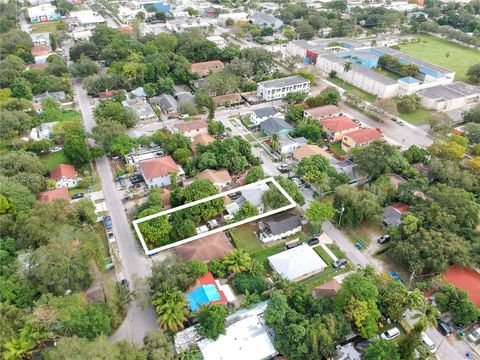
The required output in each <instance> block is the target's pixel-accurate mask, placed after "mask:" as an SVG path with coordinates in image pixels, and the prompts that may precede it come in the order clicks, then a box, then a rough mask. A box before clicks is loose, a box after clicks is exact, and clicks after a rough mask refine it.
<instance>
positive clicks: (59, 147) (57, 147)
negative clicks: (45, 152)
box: [50, 146, 62, 153]
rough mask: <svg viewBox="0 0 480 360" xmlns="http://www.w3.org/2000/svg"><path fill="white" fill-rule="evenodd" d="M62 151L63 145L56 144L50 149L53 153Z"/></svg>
mask: <svg viewBox="0 0 480 360" xmlns="http://www.w3.org/2000/svg"><path fill="white" fill-rule="evenodd" d="M60 151H62V147H61V146H54V147H53V148H51V149H50V152H51V153H57V152H60Z"/></svg>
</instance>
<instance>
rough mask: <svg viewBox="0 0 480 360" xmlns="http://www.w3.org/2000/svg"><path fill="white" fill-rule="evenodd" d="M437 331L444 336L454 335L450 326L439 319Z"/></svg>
mask: <svg viewBox="0 0 480 360" xmlns="http://www.w3.org/2000/svg"><path fill="white" fill-rule="evenodd" d="M437 329H438V331H440V333H441V334H442V335H443V336H450V335H452V330H451V329H450V326H448V324H447V323H446V322H445V321H443V320H441V319H437Z"/></svg>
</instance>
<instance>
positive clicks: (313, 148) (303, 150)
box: [293, 144, 332, 161]
mask: <svg viewBox="0 0 480 360" xmlns="http://www.w3.org/2000/svg"><path fill="white" fill-rule="evenodd" d="M314 155H322V156H323V157H325V158H327V159H331V158H332V156H331V155H330V154H329V153H328V152H326V151H325V150H323V149H322V148H321V147H320V146H318V145H313V144H304V145H302V146H300V147H299V148H298V149H295V150H294V151H293V158H294V159H295V160H296V161H300V160H302V159H304V158H308V157H310V156H314Z"/></svg>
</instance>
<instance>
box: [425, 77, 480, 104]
mask: <svg viewBox="0 0 480 360" xmlns="http://www.w3.org/2000/svg"><path fill="white" fill-rule="evenodd" d="M418 96H420V99H421V101H422V106H423V107H424V108H427V109H431V110H435V111H449V110H453V109H458V108H461V107H464V106H467V105H471V104H474V103H478V102H480V87H479V86H474V85H468V84H465V83H462V82H455V83H452V84H448V85H438V86H434V87H431V88H428V89H426V90H422V91H420V92H419V93H418Z"/></svg>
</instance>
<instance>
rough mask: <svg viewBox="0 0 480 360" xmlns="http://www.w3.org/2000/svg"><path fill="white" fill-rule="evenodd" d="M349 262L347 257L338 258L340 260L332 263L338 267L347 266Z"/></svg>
mask: <svg viewBox="0 0 480 360" xmlns="http://www.w3.org/2000/svg"><path fill="white" fill-rule="evenodd" d="M347 264H348V261H347V260H345V259H338V260H335V261H334V262H333V264H332V266H333V267H334V268H335V269H338V268H340V267H342V266H345V265H347Z"/></svg>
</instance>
